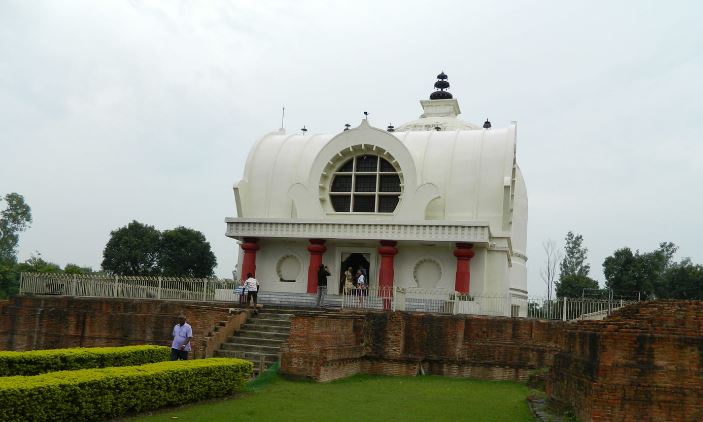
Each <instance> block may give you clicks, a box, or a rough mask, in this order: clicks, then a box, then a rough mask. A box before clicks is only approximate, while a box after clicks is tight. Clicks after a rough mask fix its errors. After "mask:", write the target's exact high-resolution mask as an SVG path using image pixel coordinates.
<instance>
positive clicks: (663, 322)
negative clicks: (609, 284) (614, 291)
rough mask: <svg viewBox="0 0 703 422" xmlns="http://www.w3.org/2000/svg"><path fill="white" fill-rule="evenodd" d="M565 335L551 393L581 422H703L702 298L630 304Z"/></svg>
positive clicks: (551, 377)
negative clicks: (699, 300)
mask: <svg viewBox="0 0 703 422" xmlns="http://www.w3.org/2000/svg"><path fill="white" fill-rule="evenodd" d="M565 340H566V344H565V346H566V347H565V350H564V351H563V352H562V353H559V354H558V355H557V356H556V359H555V362H554V365H553V366H552V368H551V370H550V375H549V377H548V380H547V392H548V393H549V394H550V395H551V396H552V397H553V398H555V399H558V400H560V401H563V402H566V403H569V404H571V405H572V406H573V407H574V409H575V410H576V412H577V415H578V416H579V418H580V419H581V420H587V421H590V420H592V421H701V420H703V302H698V301H696V302H692V301H691V302H684V301H677V302H673V301H659V302H645V303H641V304H637V305H632V306H630V307H627V308H624V309H622V310H620V311H617V312H615V313H614V314H613V315H611V316H610V317H609V318H608V319H606V320H603V321H588V322H580V323H578V324H573V325H568V326H567V329H566V332H565Z"/></svg>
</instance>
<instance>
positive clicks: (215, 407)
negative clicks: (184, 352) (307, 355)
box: [130, 374, 533, 422]
mask: <svg viewBox="0 0 703 422" xmlns="http://www.w3.org/2000/svg"><path fill="white" fill-rule="evenodd" d="M265 376H268V378H264V379H261V380H258V381H255V384H252V385H250V388H249V392H248V393H247V394H245V395H243V396H238V397H236V398H230V399H226V400H222V401H218V402H210V403H203V404H196V405H192V406H187V407H183V408H179V409H175V410H169V411H164V412H159V413H158V414H154V415H151V416H143V417H137V418H134V419H130V421H144V422H146V421H150V422H154V421H169V422H173V421H174V420H175V421H179V420H180V421H213V422H215V421H249V420H251V421H257V422H263V421H328V420H333V421H335V422H338V421H430V422H433V421H491V422H493V421H511V422H516V421H532V420H533V418H532V416H531V414H530V411H529V409H528V407H527V404H526V401H525V398H526V397H527V395H528V388H527V387H526V386H524V385H522V384H517V383H513V382H492V381H478V380H469V379H457V378H446V377H435V376H425V377H377V376H366V375H357V376H354V377H351V378H347V379H343V380H339V381H335V382H331V383H327V384H319V383H313V382H304V381H289V380H285V379H282V378H279V377H277V376H276V375H275V374H265Z"/></svg>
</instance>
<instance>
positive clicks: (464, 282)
mask: <svg viewBox="0 0 703 422" xmlns="http://www.w3.org/2000/svg"><path fill="white" fill-rule="evenodd" d="M473 247H474V245H473V244H471V243H457V244H456V249H454V256H455V257H456V281H455V283H454V290H456V291H457V292H459V293H469V286H470V284H471V265H470V261H471V258H473V257H474V255H475V254H474V251H473Z"/></svg>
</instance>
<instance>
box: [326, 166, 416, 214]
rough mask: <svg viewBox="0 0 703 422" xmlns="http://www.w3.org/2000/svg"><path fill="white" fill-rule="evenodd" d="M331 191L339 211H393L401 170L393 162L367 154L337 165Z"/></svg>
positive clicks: (333, 206)
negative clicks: (399, 171)
mask: <svg viewBox="0 0 703 422" xmlns="http://www.w3.org/2000/svg"><path fill="white" fill-rule="evenodd" d="M329 192H330V201H331V202H332V208H333V209H334V210H335V211H336V212H376V213H392V212H393V211H395V208H396V206H398V201H400V194H401V193H402V190H401V185H400V175H399V174H398V170H396V169H395V167H393V165H392V164H391V163H390V162H388V161H387V160H385V159H384V158H382V157H379V156H377V155H370V154H364V155H357V156H356V157H353V158H350V159H349V160H347V161H345V162H344V163H343V164H342V165H341V166H339V167H338V168H337V170H336V171H335V172H334V174H333V176H332V184H331V185H330V190H329Z"/></svg>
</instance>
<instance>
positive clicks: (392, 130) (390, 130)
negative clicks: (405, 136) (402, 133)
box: [387, 123, 395, 132]
mask: <svg viewBox="0 0 703 422" xmlns="http://www.w3.org/2000/svg"><path fill="white" fill-rule="evenodd" d="M387 130H388V132H395V126H393V125H392V124H391V123H388V129H387Z"/></svg>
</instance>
